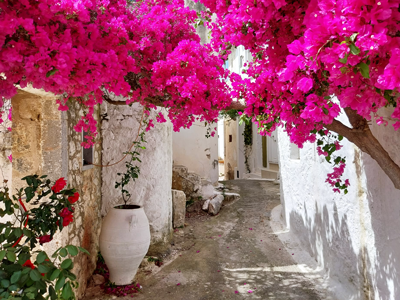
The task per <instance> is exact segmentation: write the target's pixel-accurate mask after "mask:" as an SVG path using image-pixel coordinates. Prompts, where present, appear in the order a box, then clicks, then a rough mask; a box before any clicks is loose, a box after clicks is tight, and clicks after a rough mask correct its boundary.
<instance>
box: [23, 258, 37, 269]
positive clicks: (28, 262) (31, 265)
mask: <svg viewBox="0 0 400 300" xmlns="http://www.w3.org/2000/svg"><path fill="white" fill-rule="evenodd" d="M22 266H23V267H29V268H31V269H32V270H33V269H34V268H35V265H34V264H33V263H32V262H31V260H30V259H28V260H27V261H26V262H24V264H23V265H22Z"/></svg>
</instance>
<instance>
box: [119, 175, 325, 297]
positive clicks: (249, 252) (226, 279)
mask: <svg viewBox="0 0 400 300" xmlns="http://www.w3.org/2000/svg"><path fill="white" fill-rule="evenodd" d="M226 186H227V187H228V188H230V189H231V190H233V191H234V192H237V193H239V194H240V195H241V198H240V200H237V201H236V202H233V203H230V204H226V205H225V206H224V207H223V208H222V209H221V211H220V213H219V214H218V215H217V216H215V217H212V216H205V215H203V216H201V217H192V218H188V219H187V221H186V222H187V226H186V227H185V228H184V229H178V230H176V231H175V245H174V246H173V252H172V255H171V256H172V257H175V259H171V260H170V262H168V260H167V261H166V262H165V265H163V266H162V267H161V268H160V269H159V271H158V272H157V273H156V274H153V275H150V276H148V277H147V279H145V280H144V281H141V282H140V284H141V285H142V286H143V289H142V292H141V293H140V294H136V295H135V296H134V298H135V299H137V300H142V299H146V300H150V299H154V300H156V299H165V300H169V299H171V300H172V299H174V300H192V299H193V300H212V299H215V300H219V299H279V300H285V299H296V300H299V299H307V300H308V299H309V300H314V299H315V300H317V299H327V298H326V297H325V296H324V295H323V293H321V292H320V291H318V290H317V289H316V288H315V286H314V285H313V282H312V280H310V278H306V277H305V276H304V275H303V274H302V273H301V272H299V270H298V269H297V268H296V263H295V261H294V259H293V256H294V255H296V253H288V252H287V251H286V250H285V247H284V245H283V244H282V242H281V241H280V240H279V239H278V238H277V236H276V235H275V234H274V233H273V232H272V228H271V226H270V216H271V210H272V209H273V208H274V207H276V206H277V205H279V204H280V201H279V185H275V184H274V183H273V182H268V181H257V180H235V181H228V182H226ZM119 299H132V298H131V296H126V297H124V298H119Z"/></svg>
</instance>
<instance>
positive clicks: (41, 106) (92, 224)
mask: <svg viewBox="0 0 400 300" xmlns="http://www.w3.org/2000/svg"><path fill="white" fill-rule="evenodd" d="M55 100H56V98H55V96H54V95H52V94H50V93H46V92H44V91H42V90H36V89H32V88H26V89H24V90H23V91H21V90H20V91H18V94H17V95H16V96H15V97H14V98H13V99H12V106H13V122H12V124H13V127H12V129H13V130H12V155H13V162H12V179H13V180H12V182H13V184H12V188H13V190H15V188H19V187H21V186H23V185H24V182H23V181H21V180H20V179H21V178H22V177H24V176H26V175H32V174H39V175H43V174H46V175H49V178H50V179H52V180H56V179H58V178H60V177H64V178H66V179H67V182H68V184H69V185H70V186H72V187H74V188H76V190H77V191H78V192H79V194H80V200H79V201H78V202H77V203H76V208H77V209H76V211H75V213H74V217H75V220H74V222H73V223H71V224H70V225H69V226H67V227H66V228H65V229H64V230H63V232H62V233H59V234H57V235H55V236H54V239H53V241H51V242H50V243H46V244H45V247H42V248H43V249H44V250H46V251H47V252H48V253H49V254H50V255H51V254H52V253H53V252H54V251H55V250H56V249H57V248H58V247H60V246H65V245H68V244H73V245H77V246H81V247H84V248H86V249H87V250H88V251H89V252H90V254H91V255H90V256H89V257H88V256H87V255H84V254H80V255H79V256H77V257H76V258H75V260H74V263H75V268H74V270H73V272H74V273H75V274H77V275H78V274H79V276H78V282H79V289H78V291H77V296H78V297H79V296H80V295H82V293H83V292H84V290H85V288H86V284H87V281H88V279H89V278H90V276H91V274H92V272H93V271H94V269H95V263H96V259H97V253H98V248H99V247H98V240H99V238H98V237H99V233H100V226H101V215H100V208H101V193H100V191H101V169H100V168H95V167H93V168H91V169H88V170H85V171H83V169H82V147H81V146H80V143H81V136H82V135H81V133H77V132H75V131H74V130H73V126H74V125H75V124H76V122H77V121H78V119H79V117H80V116H81V115H82V114H83V111H82V110H81V109H80V108H79V105H77V104H76V105H75V106H71V107H70V110H69V111H68V112H61V111H59V110H58V105H57V104H56V101H55ZM98 115H99V113H98V110H96V116H97V118H98ZM99 140H100V137H99V138H98V141H99ZM94 158H95V161H94V163H97V164H98V163H100V161H101V144H99V143H98V144H97V145H96V146H95V151H94Z"/></svg>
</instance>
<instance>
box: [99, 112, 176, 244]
mask: <svg viewBox="0 0 400 300" xmlns="http://www.w3.org/2000/svg"><path fill="white" fill-rule="evenodd" d="M142 112H143V108H142V107H141V106H140V105H139V104H133V105H132V107H129V106H113V105H104V107H103V114H104V113H107V116H105V115H103V117H104V118H105V119H103V121H102V134H103V156H102V158H103V165H107V164H109V163H113V162H116V161H118V160H120V158H121V157H123V152H126V151H127V150H128V149H129V147H130V146H131V145H132V142H133V141H134V140H135V138H136V135H137V133H138V126H139V121H140V118H141V115H142ZM151 117H152V118H154V112H152V113H151ZM154 119H155V118H154ZM145 140H146V141H147V143H145V144H144V146H145V147H146V149H145V150H140V152H141V155H140V159H141V160H142V162H141V163H139V167H140V175H139V178H138V179H137V180H136V182H131V183H130V184H129V185H128V190H129V191H130V193H131V195H132V196H131V199H130V201H129V204H137V205H141V206H143V207H144V210H145V213H146V215H147V218H148V219H149V223H150V231H151V245H155V244H157V243H158V244H163V243H164V244H165V245H167V244H168V241H169V239H170V236H171V230H172V195H171V185H172V125H171V123H170V122H167V123H158V122H156V121H155V120H154V128H152V129H151V130H150V131H148V132H147V133H146V135H145ZM124 171H125V164H124V162H121V163H119V164H118V165H115V166H112V167H105V168H103V170H102V172H103V175H102V178H103V185H102V195H103V196H102V197H103V207H102V215H103V216H104V215H105V214H106V213H107V212H108V210H109V209H110V208H112V207H113V206H115V205H117V204H123V201H122V198H121V193H120V191H119V190H116V189H115V188H114V186H115V181H116V180H117V173H118V172H124Z"/></svg>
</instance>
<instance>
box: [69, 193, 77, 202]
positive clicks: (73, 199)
mask: <svg viewBox="0 0 400 300" xmlns="http://www.w3.org/2000/svg"><path fill="white" fill-rule="evenodd" d="M78 199H79V193H78V192H76V193H74V194H73V195H72V196H69V197H68V201H69V203H71V204H74V203H75V202H76V201H78Z"/></svg>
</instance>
